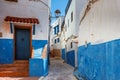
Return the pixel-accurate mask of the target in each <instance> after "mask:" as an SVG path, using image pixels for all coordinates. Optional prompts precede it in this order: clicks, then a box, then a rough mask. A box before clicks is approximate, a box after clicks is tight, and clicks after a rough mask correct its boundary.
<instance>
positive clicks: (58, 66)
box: [43, 59, 76, 80]
mask: <svg viewBox="0 0 120 80" xmlns="http://www.w3.org/2000/svg"><path fill="white" fill-rule="evenodd" d="M73 70H74V68H73V67H71V66H69V65H68V64H66V63H63V60H61V59H51V64H50V71H49V75H48V76H47V77H45V78H44V79H43V80H76V79H75V78H74V76H73Z"/></svg>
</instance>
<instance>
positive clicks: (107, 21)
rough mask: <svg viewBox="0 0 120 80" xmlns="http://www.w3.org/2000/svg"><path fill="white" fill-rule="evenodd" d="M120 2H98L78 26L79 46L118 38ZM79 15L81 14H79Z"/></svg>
mask: <svg viewBox="0 0 120 80" xmlns="http://www.w3.org/2000/svg"><path fill="white" fill-rule="evenodd" d="M119 3H120V0H98V1H97V2H96V3H94V4H93V5H92V6H91V9H90V11H89V12H88V13H87V15H86V16H85V18H84V20H83V21H82V23H81V25H80V26H79V27H80V28H79V46H81V45H85V41H87V43H89V42H91V43H92V44H99V43H103V42H107V41H112V40H115V39H119V38H120V5H119ZM80 15H81V14H80Z"/></svg>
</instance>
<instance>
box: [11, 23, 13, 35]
mask: <svg viewBox="0 0 120 80" xmlns="http://www.w3.org/2000/svg"><path fill="white" fill-rule="evenodd" d="M10 33H13V23H10Z"/></svg>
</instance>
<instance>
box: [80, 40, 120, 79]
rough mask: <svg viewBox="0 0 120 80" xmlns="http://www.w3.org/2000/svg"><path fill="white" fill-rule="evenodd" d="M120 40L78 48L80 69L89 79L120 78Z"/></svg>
mask: <svg viewBox="0 0 120 80" xmlns="http://www.w3.org/2000/svg"><path fill="white" fill-rule="evenodd" d="M119 67H120V40H114V41H110V42H106V43H102V44H98V45H91V44H88V46H87V47H84V46H80V47H79V48H78V71H79V73H81V74H82V75H84V76H86V78H87V80H118V79H120V68H119Z"/></svg>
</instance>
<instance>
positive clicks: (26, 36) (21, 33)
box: [15, 29, 30, 60]
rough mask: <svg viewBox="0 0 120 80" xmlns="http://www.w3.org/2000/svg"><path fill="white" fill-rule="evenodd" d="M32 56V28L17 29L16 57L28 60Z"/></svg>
mask: <svg viewBox="0 0 120 80" xmlns="http://www.w3.org/2000/svg"><path fill="white" fill-rule="evenodd" d="M29 58H30V30H29V29H15V59H16V60H28V59H29Z"/></svg>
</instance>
